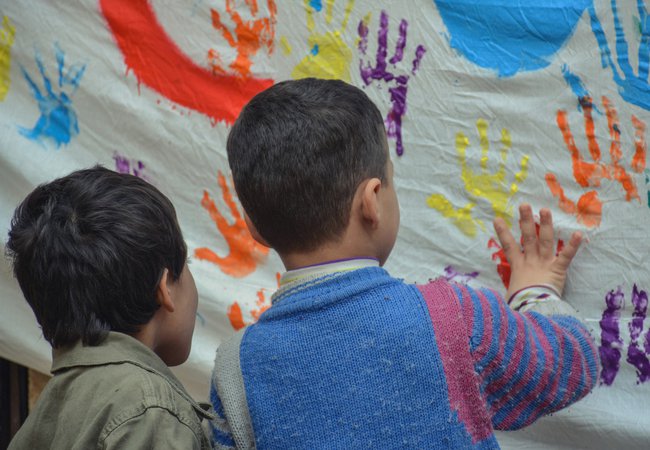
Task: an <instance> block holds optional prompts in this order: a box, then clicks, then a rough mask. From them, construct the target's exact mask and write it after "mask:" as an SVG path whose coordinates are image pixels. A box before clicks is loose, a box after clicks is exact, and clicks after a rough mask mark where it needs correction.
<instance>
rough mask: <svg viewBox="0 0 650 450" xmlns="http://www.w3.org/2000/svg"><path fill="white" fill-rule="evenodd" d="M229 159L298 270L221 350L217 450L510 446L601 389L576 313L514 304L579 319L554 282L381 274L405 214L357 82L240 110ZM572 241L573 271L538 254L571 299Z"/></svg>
mask: <svg viewBox="0 0 650 450" xmlns="http://www.w3.org/2000/svg"><path fill="white" fill-rule="evenodd" d="M325 118H327V119H329V121H328V122H325V124H322V122H319V120H318V119H321V120H322V119H325ZM373 133H374V134H375V135H379V138H377V137H376V136H375V137H373ZM256 139H257V142H256ZM228 153H229V161H230V164H231V168H232V170H233V178H234V181H235V186H236V188H237V192H238V194H239V196H240V199H241V201H242V205H243V206H244V209H245V211H246V213H247V215H248V216H249V217H247V221H248V223H249V227H250V228H251V232H252V233H253V235H254V236H255V237H256V238H257V239H258V240H260V241H261V242H267V243H268V244H270V245H271V246H272V247H274V248H276V249H277V250H278V252H279V254H280V256H281V258H282V260H283V262H284V263H285V266H287V269H288V272H286V273H285V274H284V275H283V277H282V279H281V286H280V289H279V290H278V292H276V293H275V294H274V296H273V306H272V307H271V308H270V309H268V310H267V311H266V312H265V313H264V314H262V316H261V317H260V319H259V321H258V322H257V323H256V324H254V325H252V326H250V327H248V328H247V329H245V330H243V331H242V332H240V333H238V334H237V335H236V336H235V338H233V339H232V340H230V341H228V342H227V343H225V344H223V345H222V346H221V347H220V348H219V350H218V352H217V358H216V362H215V371H214V379H213V390H212V394H211V400H212V402H213V405H214V408H215V412H216V413H217V415H218V416H219V417H218V419H217V420H216V421H214V422H213V424H212V431H213V443H214V444H215V445H216V447H217V448H232V447H237V448H252V447H254V446H257V448H277V449H286V448H305V449H313V448H397V447H407V448H475V447H476V448H498V444H497V442H496V440H495V438H494V434H493V429H494V428H497V429H515V428H519V427H522V426H525V425H528V424H530V423H531V422H533V421H534V420H535V419H537V418H538V417H540V416H541V415H543V414H547V413H549V412H552V411H555V410H557V409H560V408H562V407H564V406H567V405H568V404H570V403H572V402H574V401H576V400H578V399H579V398H581V397H582V396H584V395H585V394H586V393H587V392H589V390H590V389H591V388H592V387H593V386H594V384H595V382H596V379H597V361H596V350H595V346H594V344H593V340H592V339H591V337H590V336H589V332H588V331H587V330H586V329H585V328H584V326H582V325H581V324H580V322H579V321H578V320H577V319H575V318H574V317H571V316H569V315H562V316H554V317H553V318H547V317H545V316H543V315H542V314H538V313H534V312H528V313H525V314H522V313H520V312H517V311H515V310H513V309H519V308H522V309H524V310H525V309H529V308H531V307H537V306H539V305H541V304H544V305H545V307H549V305H550V306H551V307H552V309H554V312H561V313H566V312H567V311H569V312H571V311H570V309H569V308H568V307H566V304H564V303H563V302H562V301H561V300H560V299H559V298H558V296H556V295H555V293H554V289H553V287H551V288H549V287H548V286H546V287H544V286H542V287H539V286H537V287H532V288H528V289H524V290H522V292H519V293H517V295H515V296H514V299H513V303H512V304H511V305H510V306H509V305H508V304H506V302H505V301H504V300H503V299H502V298H501V296H500V295H499V294H497V293H494V292H492V291H488V290H473V289H471V288H469V287H467V286H464V285H455V284H450V283H448V282H446V281H435V282H431V283H429V284H426V285H423V286H415V285H408V284H406V283H404V282H403V281H401V280H397V279H395V278H392V277H391V276H390V275H389V274H388V273H387V272H386V271H385V270H384V269H382V268H381V267H379V266H380V264H383V262H384V261H385V260H386V258H387V257H388V254H389V253H390V250H391V248H392V245H393V243H394V240H395V234H396V232H397V222H398V219H397V220H396V217H395V216H397V218H398V217H399V213H398V210H397V203H396V198H395V194H394V188H393V180H392V164H391V163H390V161H389V160H388V150H387V145H386V142H385V135H384V132H383V127H382V124H381V116H380V115H379V113H378V111H377V110H376V108H375V107H374V105H372V103H371V102H370V101H369V100H368V99H367V97H366V96H365V94H363V93H362V92H360V91H358V90H357V89H356V88H353V87H351V86H347V85H345V84H344V83H342V82H336V81H323V80H301V81H296V82H287V83H282V84H280V85H276V86H274V87H273V88H271V89H269V90H268V91H266V92H265V93H262V94H260V95H258V96H257V97H256V98H255V99H253V100H252V101H251V103H250V104H249V105H248V106H247V107H246V108H245V109H244V111H243V112H242V115H241V116H240V118H239V119H238V121H237V123H236V124H235V126H234V127H233V130H232V131H231V135H230V137H229V141H228ZM300 163H302V164H303V166H301V167H300V169H299V168H297V167H295V166H296V164H300ZM265 172H266V173H267V175H265V174H264V173H265ZM278 174H285V175H287V174H290V175H291V176H289V177H286V178H285V177H281V178H280V177H278ZM327 174H329V176H330V177H331V178H330V179H323V177H324V176H325V175H327ZM251 180H254V181H251ZM327 184H330V189H322V190H319V186H323V185H327ZM345 186H348V191H347V192H346V188H345ZM260 197H262V198H260ZM274 199H276V200H274ZM301 208H302V210H304V214H303V213H302V212H301ZM341 211H342V212H341ZM274 212H275V213H274ZM337 214H340V215H342V216H343V219H344V220H343V222H344V226H342V227H339V228H337V225H336V223H334V222H333V221H332V220H331V217H332V216H336V215H337ZM531 227H532V233H533V234H532V236H533V241H535V245H537V240H536V239H535V238H534V236H535V235H534V233H535V231H534V228H535V226H534V223H533V221H532V212H530V208H528V207H524V208H522V231H524V232H525V233H524V234H525V236H527V237H528V238H529V239H528V241H529V242H530V237H531V234H530V230H531ZM549 227H550V228H549ZM549 230H550V234H551V236H550V238H551V241H552V224H551V223H550V213H548V212H547V211H546V212H544V213H543V215H542V231H541V235H542V237H543V238H544V239H546V240H548V239H547V238H548V233H549ZM500 237H503V239H504V241H505V242H506V243H508V244H511V242H510V241H511V239H512V236H511V235H509V233H506V232H505V231H504V230H503V229H502V228H501V229H500ZM546 240H544V241H542V240H540V246H542V247H546V246H547V242H546ZM527 245H528V244H527ZM578 245H579V240H578V241H575V240H572V242H571V243H569V245H568V246H567V247H568V250H567V251H566V253H563V254H562V255H561V258H559V259H562V258H563V259H564V260H563V261H562V264H563V265H560V266H558V264H557V261H556V260H555V256H554V255H552V256H551V257H550V258H549V257H548V255H546V256H544V257H543V258H540V261H542V262H543V263H544V264H546V262H548V263H549V264H550V263H552V264H555V265H554V266H553V267H552V268H558V267H560V269H562V270H560V272H562V273H561V274H560V275H561V276H560V278H561V280H560V281H561V282H558V283H551V284H553V285H554V286H555V287H557V288H559V290H561V288H562V285H563V282H564V279H563V276H564V272H565V270H566V265H568V262H569V261H570V259H571V257H572V256H573V253H574V252H575V250H576V249H577V246H578ZM510 247H512V246H510ZM525 247H526V246H525ZM527 252H528V253H527V255H531V254H533V252H532V250H531V249H530V248H528V249H527ZM544 264H542V263H540V264H537V265H535V267H534V268H535V269H537V270H539V271H540V273H542V275H543V274H545V273H546V272H547V271H548V269H549V267H548V264H547V265H544ZM518 267H519V266H518V265H517V262H516V261H515V263H514V264H513V280H514V284H515V285H516V284H520V285H522V284H525V282H526V281H529V280H524V281H522V282H519V281H518V278H517V276H518V274H519V273H520V272H519V271H518ZM521 278H522V277H519V279H521ZM524 278H525V277H524ZM554 281H556V280H555V279H554V278H553V277H550V278H548V279H545V278H544V276H541V278H540V279H538V280H537V282H536V283H532V284H539V283H546V282H554ZM520 287H526V286H520Z"/></svg>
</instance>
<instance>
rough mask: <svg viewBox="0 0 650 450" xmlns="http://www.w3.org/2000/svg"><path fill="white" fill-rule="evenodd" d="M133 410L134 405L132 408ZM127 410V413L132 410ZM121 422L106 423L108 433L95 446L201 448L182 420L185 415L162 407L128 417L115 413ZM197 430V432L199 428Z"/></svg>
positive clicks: (118, 448) (199, 439)
mask: <svg viewBox="0 0 650 450" xmlns="http://www.w3.org/2000/svg"><path fill="white" fill-rule="evenodd" d="M133 410H135V408H134V409H133ZM133 410H131V411H127V413H130V412H133ZM125 417H128V418H127V419H126V420H124V421H123V422H122V423H121V424H119V425H117V426H115V424H114V423H111V422H109V423H107V424H106V429H107V430H108V429H110V431H109V432H108V434H104V433H102V435H101V436H100V445H99V448H102V449H105V450H121V449H125V448H184V449H193V450H200V449H202V448H205V446H203V445H201V444H202V439H203V440H204V439H205V437H203V436H199V435H197V433H196V431H195V430H193V429H192V427H191V426H190V425H189V424H188V423H187V422H186V420H187V418H183V417H182V416H177V415H176V414H173V413H171V412H170V411H168V410H167V409H165V408H161V407H158V406H156V407H151V408H147V409H145V410H144V412H142V413H140V414H137V415H135V416H133V417H132V416H131V415H130V414H127V415H126V416H124V415H123V416H122V417H120V416H117V419H120V420H122V419H124V418H125ZM199 432H200V431H199Z"/></svg>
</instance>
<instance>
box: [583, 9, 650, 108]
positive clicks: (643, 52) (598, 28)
mask: <svg viewBox="0 0 650 450" xmlns="http://www.w3.org/2000/svg"><path fill="white" fill-rule="evenodd" d="M611 8H612V13H613V17H614V30H615V46H616V62H614V58H613V57H612V53H611V51H610V48H609V43H608V42H607V36H606V35H605V31H604V29H603V26H602V24H601V23H600V19H599V18H598V15H597V14H596V8H595V7H594V6H593V5H592V6H591V7H590V8H589V18H590V19H591V31H592V32H593V33H594V36H595V37H596V41H597V42H598V47H599V49H600V61H601V64H602V66H603V68H607V67H609V68H611V70H612V78H613V79H614V82H615V83H616V84H617V85H618V92H619V94H620V95H621V97H623V99H624V100H625V101H627V102H629V103H632V104H633V105H636V106H639V107H641V108H643V109H647V110H650V85H649V84H648V71H649V67H650V20H649V19H648V11H647V10H646V7H645V3H644V1H643V0H637V13H638V15H639V17H638V27H639V28H638V31H639V32H640V34H641V36H640V39H639V49H638V61H639V63H638V64H639V66H638V69H637V71H636V74H635V71H634V69H633V68H632V65H631V64H630V57H629V52H628V42H627V39H626V37H625V32H624V31H623V26H622V24H621V21H620V19H619V16H618V6H617V3H616V0H611Z"/></svg>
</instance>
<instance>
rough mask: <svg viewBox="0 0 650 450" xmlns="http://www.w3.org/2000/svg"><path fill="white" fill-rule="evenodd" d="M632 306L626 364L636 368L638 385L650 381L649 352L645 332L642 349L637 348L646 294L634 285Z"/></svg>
mask: <svg viewBox="0 0 650 450" xmlns="http://www.w3.org/2000/svg"><path fill="white" fill-rule="evenodd" d="M632 304H633V305H634V312H633V313H632V320H631V321H630V323H629V329H630V345H629V347H628V348H627V362H629V363H630V364H632V365H633V366H634V367H636V373H637V378H638V380H639V382H640V383H645V382H646V381H648V380H650V361H649V360H648V355H647V353H648V351H649V350H650V342H649V341H648V339H649V336H648V333H647V332H646V336H645V345H644V348H643V349H641V348H639V337H640V336H641V332H642V331H643V321H644V320H645V317H646V314H647V311H648V293H647V292H646V291H644V290H639V289H637V287H636V284H635V285H634V287H633V288H632Z"/></svg>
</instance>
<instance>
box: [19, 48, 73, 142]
mask: <svg viewBox="0 0 650 450" xmlns="http://www.w3.org/2000/svg"><path fill="white" fill-rule="evenodd" d="M55 50H56V61H57V65H58V91H59V92H58V94H57V93H56V92H55V90H54V87H53V86H52V81H51V80H50V78H49V77H48V76H47V73H46V71H45V66H44V64H43V60H42V59H41V56H40V55H39V54H38V53H36V55H35V60H36V65H37V67H38V71H39V72H40V74H41V78H42V82H43V87H44V90H45V93H43V91H41V89H40V88H39V86H38V85H37V84H36V82H35V81H34V79H33V78H32V77H31V76H30V74H29V73H28V72H27V70H26V69H25V68H24V67H21V68H20V70H21V71H22V73H23V76H24V77H25V80H26V81H27V84H28V85H29V89H30V91H31V93H32V97H34V100H36V102H37V103H38V109H39V111H40V112H41V115H40V117H39V118H38V120H37V121H36V124H35V125H34V127H33V128H31V129H29V128H24V127H18V131H19V132H20V134H22V135H23V136H25V137H26V138H28V139H30V140H32V141H35V142H39V143H40V144H42V145H44V144H45V142H48V141H52V142H53V143H54V144H55V145H56V147H57V148H59V147H60V146H61V144H66V145H67V144H69V143H70V140H71V139H72V137H74V136H76V135H78V134H79V124H78V122H77V114H76V113H75V111H74V109H73V107H72V100H71V96H72V94H74V92H75V91H76V90H77V88H78V87H79V83H80V82H81V78H82V77H83V75H84V72H85V70H86V65H85V64H84V65H80V64H75V65H72V66H71V67H69V68H68V70H67V71H64V67H65V54H64V52H63V50H61V49H60V48H59V47H58V46H55Z"/></svg>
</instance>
